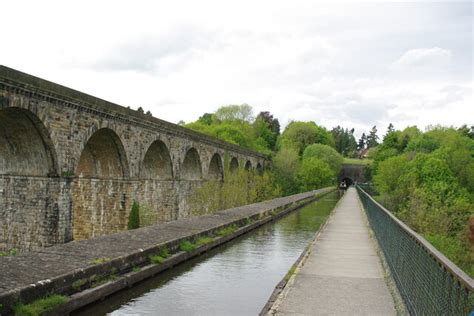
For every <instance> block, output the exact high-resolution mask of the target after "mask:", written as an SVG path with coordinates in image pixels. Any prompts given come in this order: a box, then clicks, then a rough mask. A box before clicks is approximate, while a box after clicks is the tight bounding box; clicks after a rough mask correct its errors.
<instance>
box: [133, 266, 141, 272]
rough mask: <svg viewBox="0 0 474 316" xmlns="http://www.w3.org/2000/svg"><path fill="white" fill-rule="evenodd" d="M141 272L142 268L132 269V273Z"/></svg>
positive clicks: (134, 267) (135, 267)
mask: <svg viewBox="0 0 474 316" xmlns="http://www.w3.org/2000/svg"><path fill="white" fill-rule="evenodd" d="M141 270H142V268H140V267H139V266H133V268H132V271H133V272H140V271H141Z"/></svg>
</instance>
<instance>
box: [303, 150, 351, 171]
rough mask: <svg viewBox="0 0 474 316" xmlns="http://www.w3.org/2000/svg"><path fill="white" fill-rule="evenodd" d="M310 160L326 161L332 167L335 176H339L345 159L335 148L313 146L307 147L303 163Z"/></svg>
mask: <svg viewBox="0 0 474 316" xmlns="http://www.w3.org/2000/svg"><path fill="white" fill-rule="evenodd" d="M310 158H316V159H318V160H321V161H324V162H325V163H327V164H328V165H329V167H331V170H332V171H333V172H334V174H338V173H339V171H341V165H342V162H343V158H342V156H341V155H340V154H339V153H338V152H337V151H336V150H335V149H334V148H332V147H330V146H328V145H323V144H312V145H309V146H308V147H306V149H305V150H304V152H303V161H304V160H307V159H310Z"/></svg>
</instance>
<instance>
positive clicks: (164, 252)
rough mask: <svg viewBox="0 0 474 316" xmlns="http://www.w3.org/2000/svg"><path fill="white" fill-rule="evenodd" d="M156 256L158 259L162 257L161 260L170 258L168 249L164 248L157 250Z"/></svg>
mask: <svg viewBox="0 0 474 316" xmlns="http://www.w3.org/2000/svg"><path fill="white" fill-rule="evenodd" d="M158 255H159V256H160V257H163V258H168V257H169V256H171V254H170V252H169V250H168V248H166V246H162V247H160V248H159V249H158Z"/></svg>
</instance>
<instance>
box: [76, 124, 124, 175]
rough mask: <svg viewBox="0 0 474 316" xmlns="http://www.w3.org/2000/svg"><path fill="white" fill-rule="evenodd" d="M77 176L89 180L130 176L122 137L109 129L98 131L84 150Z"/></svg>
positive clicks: (77, 168)
mask: <svg viewBox="0 0 474 316" xmlns="http://www.w3.org/2000/svg"><path fill="white" fill-rule="evenodd" d="M75 174H76V175H77V176H79V177H89V178H102V179H104V178H106V179H107V178H123V177H126V176H128V162H127V156H126V154H125V149H124V147H123V144H122V141H121V140H120V137H119V136H118V135H117V134H116V133H115V132H114V131H113V130H111V129H109V128H101V129H99V130H97V131H96V132H95V133H94V134H92V136H91V137H90V138H89V139H88V141H87V143H86V145H85V146H84V149H83V150H82V153H81V157H80V158H79V163H78V164H77V167H76V172H75Z"/></svg>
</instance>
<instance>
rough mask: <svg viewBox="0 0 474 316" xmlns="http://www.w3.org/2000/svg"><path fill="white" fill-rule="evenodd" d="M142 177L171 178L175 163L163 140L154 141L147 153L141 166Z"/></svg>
mask: <svg viewBox="0 0 474 316" xmlns="http://www.w3.org/2000/svg"><path fill="white" fill-rule="evenodd" d="M141 177H142V178H151V179H159V180H171V179H172V178H173V164H172V162H171V156H170V152H169V150H168V147H166V144H165V143H163V142H162V141H161V140H156V141H154V142H153V143H152V144H151V145H150V147H148V150H147V152H146V154H145V158H144V159H143V165H142V168H141Z"/></svg>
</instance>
